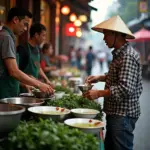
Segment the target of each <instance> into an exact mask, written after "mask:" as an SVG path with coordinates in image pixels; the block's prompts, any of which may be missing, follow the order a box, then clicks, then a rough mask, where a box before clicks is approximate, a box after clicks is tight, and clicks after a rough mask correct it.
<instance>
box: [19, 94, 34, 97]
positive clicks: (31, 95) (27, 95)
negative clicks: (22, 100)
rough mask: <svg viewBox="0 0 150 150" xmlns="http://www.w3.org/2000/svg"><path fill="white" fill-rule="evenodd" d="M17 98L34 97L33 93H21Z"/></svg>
mask: <svg viewBox="0 0 150 150" xmlns="http://www.w3.org/2000/svg"><path fill="white" fill-rule="evenodd" d="M19 96H20V97H34V94H33V93H21V94H20V95H19Z"/></svg>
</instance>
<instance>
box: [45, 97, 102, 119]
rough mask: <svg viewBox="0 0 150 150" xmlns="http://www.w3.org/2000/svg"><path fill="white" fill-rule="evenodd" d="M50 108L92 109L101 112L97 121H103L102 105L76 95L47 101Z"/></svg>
mask: <svg viewBox="0 0 150 150" xmlns="http://www.w3.org/2000/svg"><path fill="white" fill-rule="evenodd" d="M46 105H48V106H58V107H64V108H68V109H74V108H90V109H96V110H99V111H100V113H99V114H98V115H97V117H96V118H97V119H99V120H102V117H103V113H102V109H101V105H100V104H98V103H96V102H94V101H90V100H88V99H87V98H84V97H82V96H78V95H75V94H70V95H69V96H64V97H63V98H61V99H58V100H54V101H47V104H46Z"/></svg>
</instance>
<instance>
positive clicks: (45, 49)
mask: <svg viewBox="0 0 150 150" xmlns="http://www.w3.org/2000/svg"><path fill="white" fill-rule="evenodd" d="M50 46H52V44H51V43H44V45H43V47H42V52H43V53H45V52H46V51H47V50H48V49H49V47H50Z"/></svg>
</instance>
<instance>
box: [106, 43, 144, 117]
mask: <svg viewBox="0 0 150 150" xmlns="http://www.w3.org/2000/svg"><path fill="white" fill-rule="evenodd" d="M112 55H113V60H112V63H111V65H110V68H109V72H108V74H107V75H106V85H105V89H110V91H111V96H110V97H107V98H105V99H104V112H105V113H106V114H107V115H121V116H130V117H133V118H138V117H139V116H140V104H139V97H140V95H141V93H142V90H143V88H142V75H141V65H140V57H139V54H138V53H137V52H136V51H135V50H134V49H133V48H132V47H131V46H130V45H129V43H125V44H124V45H123V46H122V47H121V48H120V49H116V50H113V52H112Z"/></svg>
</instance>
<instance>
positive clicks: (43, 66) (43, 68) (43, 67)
mask: <svg viewBox="0 0 150 150" xmlns="http://www.w3.org/2000/svg"><path fill="white" fill-rule="evenodd" d="M40 66H41V68H42V70H43V71H44V72H49V71H54V70H56V67H55V66H49V67H47V66H46V63H45V61H43V60H42V61H41V63H40Z"/></svg>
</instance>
